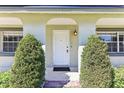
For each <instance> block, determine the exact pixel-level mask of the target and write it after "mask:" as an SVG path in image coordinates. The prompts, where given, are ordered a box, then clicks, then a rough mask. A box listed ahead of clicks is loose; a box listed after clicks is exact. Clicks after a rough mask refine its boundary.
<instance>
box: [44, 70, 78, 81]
mask: <svg viewBox="0 0 124 93" xmlns="http://www.w3.org/2000/svg"><path fill="white" fill-rule="evenodd" d="M73 69H74V68H73ZM45 79H46V81H66V82H69V81H77V82H78V81H79V72H77V71H75V72H74V71H53V68H46V74H45Z"/></svg>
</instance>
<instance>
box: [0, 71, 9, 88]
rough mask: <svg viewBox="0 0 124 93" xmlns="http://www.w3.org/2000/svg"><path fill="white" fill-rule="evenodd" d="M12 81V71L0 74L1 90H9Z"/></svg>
mask: <svg viewBox="0 0 124 93" xmlns="http://www.w3.org/2000/svg"><path fill="white" fill-rule="evenodd" d="M9 80H10V71H8V72H1V73H0V88H8V87H9Z"/></svg>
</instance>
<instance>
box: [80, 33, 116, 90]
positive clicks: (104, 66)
mask: <svg viewBox="0 0 124 93" xmlns="http://www.w3.org/2000/svg"><path fill="white" fill-rule="evenodd" d="M113 78H114V75H113V68H112V67H111V63H110V59H109V55H108V52H107V45H106V44H105V43H104V42H103V41H101V40H100V39H99V38H98V37H97V36H95V35H92V36H91V37H90V38H89V39H88V43H87V45H86V46H85V48H84V49H83V53H82V56H81V75H80V82H81V86H82V87H85V88H95V87H97V88H106V87H112V85H113Z"/></svg>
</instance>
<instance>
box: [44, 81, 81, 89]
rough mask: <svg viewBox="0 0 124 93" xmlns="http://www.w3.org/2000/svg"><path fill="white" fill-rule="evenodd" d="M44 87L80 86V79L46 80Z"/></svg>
mask: <svg viewBox="0 0 124 93" xmlns="http://www.w3.org/2000/svg"><path fill="white" fill-rule="evenodd" d="M44 88H80V83H79V82H78V81H46V82H45V85H44Z"/></svg>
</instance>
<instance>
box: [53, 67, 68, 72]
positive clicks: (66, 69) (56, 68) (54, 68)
mask: <svg viewBox="0 0 124 93" xmlns="http://www.w3.org/2000/svg"><path fill="white" fill-rule="evenodd" d="M53 71H70V67H53Z"/></svg>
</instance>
